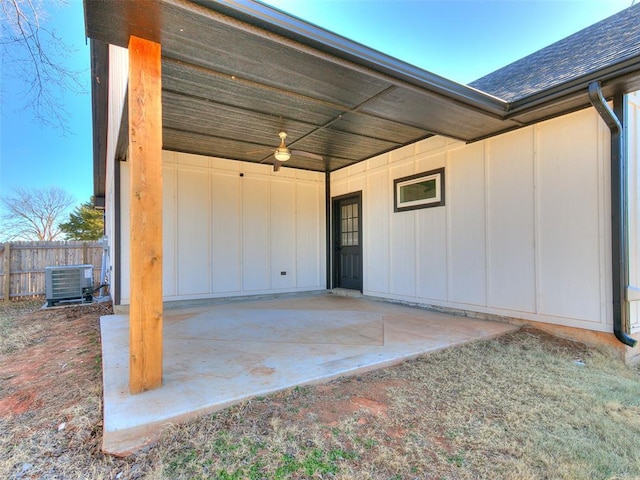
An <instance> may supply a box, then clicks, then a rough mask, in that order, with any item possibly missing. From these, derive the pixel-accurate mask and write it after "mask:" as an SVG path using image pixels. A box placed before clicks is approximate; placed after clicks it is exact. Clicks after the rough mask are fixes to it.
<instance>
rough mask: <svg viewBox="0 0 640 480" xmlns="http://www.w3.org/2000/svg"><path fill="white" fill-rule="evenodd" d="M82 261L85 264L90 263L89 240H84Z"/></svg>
mask: <svg viewBox="0 0 640 480" xmlns="http://www.w3.org/2000/svg"><path fill="white" fill-rule="evenodd" d="M82 263H83V264H84V265H86V264H87V263H89V246H88V245H87V242H82Z"/></svg>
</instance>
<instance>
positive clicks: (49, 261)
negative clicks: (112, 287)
mask: <svg viewBox="0 0 640 480" xmlns="http://www.w3.org/2000/svg"><path fill="white" fill-rule="evenodd" d="M79 264H91V265H93V283H94V285H96V286H97V285H99V284H100V268H101V266H102V244H101V243H100V242H78V241H62V242H7V243H0V295H1V296H2V299H3V300H4V301H8V300H11V299H14V298H15V299H17V298H21V297H35V296H40V295H44V294H45V274H44V269H45V267H57V266H61V265H79Z"/></svg>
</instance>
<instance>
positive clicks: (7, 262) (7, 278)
mask: <svg viewBox="0 0 640 480" xmlns="http://www.w3.org/2000/svg"><path fill="white" fill-rule="evenodd" d="M3 297H4V301H5V302H8V301H9V300H11V244H10V243H9V242H5V244H4V292H3Z"/></svg>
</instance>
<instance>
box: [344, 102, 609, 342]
mask: <svg viewBox="0 0 640 480" xmlns="http://www.w3.org/2000/svg"><path fill="white" fill-rule="evenodd" d="M609 157H610V150H609V131H608V129H607V128H606V126H605V125H604V123H603V122H602V121H601V120H600V118H599V116H598V115H597V113H596V112H595V110H594V109H586V110H583V111H580V112H577V113H573V114H570V115H566V116H564V117H561V118H557V119H553V120H549V121H546V122H543V123H539V124H537V125H535V126H531V127H526V128H522V129H519V130H517V131H514V132H510V133H507V134H504V135H500V136H497V137H492V138H490V139H488V140H485V141H480V142H476V143H472V144H464V143H461V142H457V141H453V140H449V139H445V138H443V137H432V138H429V139H427V140H424V141H422V142H419V143H417V144H414V145H411V146H408V147H405V148H402V149H400V150H396V151H393V152H390V153H388V154H385V155H381V156H379V157H376V158H372V159H370V160H368V161H366V162H362V163H360V164H358V165H354V166H352V167H348V168H345V169H343V170H340V171H337V172H334V173H333V174H332V175H331V193H332V196H338V195H343V194H347V193H350V192H355V191H360V190H361V191H362V195H363V228H364V232H363V233H364V241H363V249H364V252H363V255H364V261H363V263H364V278H363V281H364V288H363V289H364V293H365V294H366V295H371V296H377V297H382V298H388V299H396V300H402V301H408V302H415V303H419V304H426V305H433V306H438V307H444V308H452V309H462V310H466V311H472V312H480V313H483V314H494V315H499V316H506V317H512V318H520V319H524V320H533V321H541V322H548V323H552V324H557V325H564V326H570V327H578V328H585V329H590V330H595V331H606V332H610V331H611V328H612V326H611V324H612V313H611V287H610V285H611V245H610V228H611V227H610V200H609V197H610V193H609V192H610V188H609V185H610V171H609ZM441 167H444V168H445V202H446V203H445V205H444V206H442V207H433V208H426V209H420V210H413V211H404V212H395V213H394V211H393V210H394V209H393V180H394V179H397V178H400V177H405V176H408V175H412V174H416V173H420V172H425V171H429V170H433V169H436V168H441Z"/></svg>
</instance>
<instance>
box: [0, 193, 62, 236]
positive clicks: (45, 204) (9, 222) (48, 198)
mask: <svg viewBox="0 0 640 480" xmlns="http://www.w3.org/2000/svg"><path fill="white" fill-rule="evenodd" d="M74 203H75V200H74V198H73V196H72V195H70V194H69V193H67V192H66V191H65V190H62V189H61V188H58V187H52V188H48V189H44V188H43V189H32V190H28V189H25V188H16V189H15V191H14V194H13V195H12V196H6V197H0V205H2V207H3V208H4V210H5V212H6V213H4V214H3V215H2V227H1V228H0V230H1V235H2V237H4V240H5V241H8V240H41V241H50V240H55V239H56V238H57V237H58V236H59V235H60V234H61V233H62V232H61V231H60V228H59V223H60V221H61V220H63V219H64V218H65V214H66V213H67V211H68V210H69V208H70V207H71V205H73V204H74Z"/></svg>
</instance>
